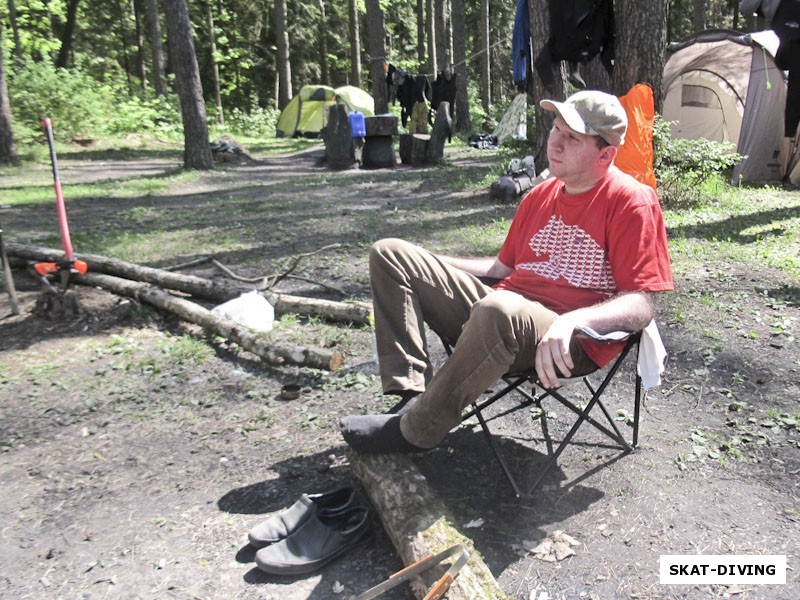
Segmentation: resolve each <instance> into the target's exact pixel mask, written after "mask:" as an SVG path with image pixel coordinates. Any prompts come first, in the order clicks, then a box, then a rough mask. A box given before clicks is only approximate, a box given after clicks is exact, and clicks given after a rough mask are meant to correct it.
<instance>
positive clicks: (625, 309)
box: [562, 292, 655, 333]
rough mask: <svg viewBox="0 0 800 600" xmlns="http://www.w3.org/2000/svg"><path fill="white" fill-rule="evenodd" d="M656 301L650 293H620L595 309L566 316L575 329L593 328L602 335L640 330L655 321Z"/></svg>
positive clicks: (593, 307)
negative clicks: (579, 326) (577, 327)
mask: <svg viewBox="0 0 800 600" xmlns="http://www.w3.org/2000/svg"><path fill="white" fill-rule="evenodd" d="M654 311H655V298H654V295H653V294H652V293H649V292H626V293H622V294H617V295H616V296H613V297H611V298H609V299H608V300H606V301H605V302H601V303H600V304H595V305H594V306H587V307H585V308H579V309H577V310H574V311H571V312H569V313H565V314H564V315H562V317H566V318H568V319H569V320H570V321H572V322H573V323H574V325H575V326H578V325H584V326H587V327H591V328H592V329H594V330H595V331H597V332H599V333H609V332H611V331H639V330H640V329H644V328H645V327H646V326H647V324H648V323H649V322H650V321H651V320H652V319H653V315H654Z"/></svg>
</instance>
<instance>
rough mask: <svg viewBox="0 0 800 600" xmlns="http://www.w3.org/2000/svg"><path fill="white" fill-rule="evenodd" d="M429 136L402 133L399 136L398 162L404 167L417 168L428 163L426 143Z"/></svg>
mask: <svg viewBox="0 0 800 600" xmlns="http://www.w3.org/2000/svg"><path fill="white" fill-rule="evenodd" d="M430 139H431V136H430V135H426V134H423V133H404V134H402V135H400V162H402V163H403V164H404V165H412V166H415V167H416V166H419V165H423V164H425V163H426V162H427V161H428V142H429V141H430Z"/></svg>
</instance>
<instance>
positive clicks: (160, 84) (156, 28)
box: [147, 0, 167, 96]
mask: <svg viewBox="0 0 800 600" xmlns="http://www.w3.org/2000/svg"><path fill="white" fill-rule="evenodd" d="M147 24H148V28H149V30H150V52H151V53H152V54H153V87H154V88H155V90H156V96H166V95H167V78H166V77H165V75H164V46H163V44H162V42H161V19H160V16H159V11H158V0H147Z"/></svg>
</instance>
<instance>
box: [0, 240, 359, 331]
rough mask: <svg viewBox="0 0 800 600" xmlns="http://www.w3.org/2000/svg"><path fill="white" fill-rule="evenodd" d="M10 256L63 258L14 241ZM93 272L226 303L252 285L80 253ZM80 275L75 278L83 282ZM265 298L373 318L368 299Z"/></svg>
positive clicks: (283, 307) (351, 318)
mask: <svg viewBox="0 0 800 600" xmlns="http://www.w3.org/2000/svg"><path fill="white" fill-rule="evenodd" d="M6 252H7V253H8V255H9V256H13V257H15V258H22V259H26V260H33V261H50V262H53V261H57V260H60V259H61V258H63V256H64V254H63V252H62V251H60V250H55V249H53V248H44V247H41V246H27V245H24V244H17V243H13V242H9V243H6ZM76 257H77V258H78V259H80V260H82V261H84V262H85V263H86V265H87V266H88V267H89V271H90V272H93V273H106V274H108V275H114V276H117V277H123V278H125V279H132V280H134V281H142V282H146V283H151V284H153V285H157V286H159V287H162V288H166V289H169V290H175V291H179V292H183V293H185V294H190V295H192V296H196V297H198V298H202V299H204V300H209V301H211V302H225V301H227V300H232V299H233V298H236V297H237V296H239V295H240V294H243V293H245V292H249V291H251V290H252V288H251V287H247V286H243V285H238V284H221V283H218V282H215V281H211V280H210V279H204V278H202V277H195V276H194V275H184V274H181V273H173V272H171V271H165V270H163V269H156V268H153V267H146V266H143V265H137V264H134V263H130V262H126V261H124V260H119V259H115V258H109V257H106V256H100V255H96V254H77V255H76ZM81 280H82V278H81V277H78V278H76V280H75V281H76V282H77V283H81V282H82V281H81ZM264 297H266V298H267V300H269V301H270V302H271V303H272V305H273V306H274V307H275V312H276V313H278V314H286V313H292V314H297V315H300V316H303V317H310V316H316V317H322V318H324V319H327V320H329V321H334V322H343V323H354V324H357V325H366V324H368V323H369V322H370V320H371V318H372V307H371V305H370V304H368V303H366V302H356V301H351V302H333V301H331V300H320V299H316V298H303V297H301V296H291V295H289V294H281V293H278V292H264Z"/></svg>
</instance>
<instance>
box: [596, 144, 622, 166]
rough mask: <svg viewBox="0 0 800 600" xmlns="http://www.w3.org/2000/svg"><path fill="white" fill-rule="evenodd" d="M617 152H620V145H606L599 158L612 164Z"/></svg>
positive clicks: (602, 161) (605, 163) (606, 163)
mask: <svg viewBox="0 0 800 600" xmlns="http://www.w3.org/2000/svg"><path fill="white" fill-rule="evenodd" d="M617 152H619V147H618V146H605V147H603V148H602V149H601V150H600V156H599V157H598V160H599V161H600V162H601V163H602V164H604V165H610V164H611V163H613V162H614V159H615V158H616V156H617Z"/></svg>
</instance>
